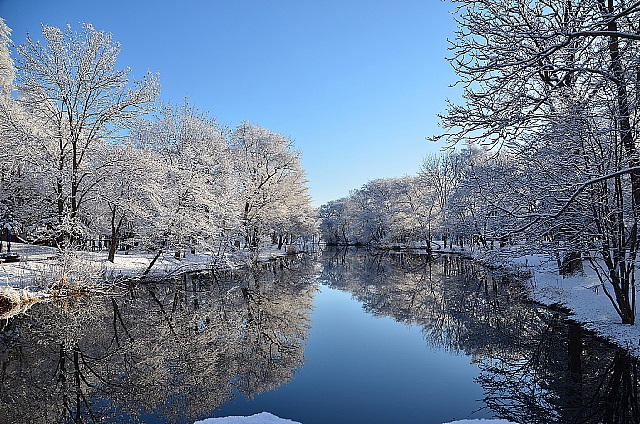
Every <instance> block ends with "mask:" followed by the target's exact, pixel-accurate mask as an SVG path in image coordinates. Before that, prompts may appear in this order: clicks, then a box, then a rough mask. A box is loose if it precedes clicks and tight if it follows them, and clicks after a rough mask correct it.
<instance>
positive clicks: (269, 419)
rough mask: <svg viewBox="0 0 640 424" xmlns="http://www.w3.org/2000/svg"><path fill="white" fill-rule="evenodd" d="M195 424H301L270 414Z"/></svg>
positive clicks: (214, 419)
mask: <svg viewBox="0 0 640 424" xmlns="http://www.w3.org/2000/svg"><path fill="white" fill-rule="evenodd" d="M194 424H301V423H299V422H297V421H291V420H285V419H283V418H279V417H276V416H275V415H273V414H270V413H268V412H261V413H259V414H255V415H251V416H249V417H221V418H207V419H205V420H202V421H196V422H195V423H194Z"/></svg>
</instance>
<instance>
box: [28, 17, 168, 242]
mask: <svg viewBox="0 0 640 424" xmlns="http://www.w3.org/2000/svg"><path fill="white" fill-rule="evenodd" d="M119 52H120V45H119V43H117V42H115V41H114V40H113V39H112V36H111V34H109V33H107V32H104V31H98V30H96V29H95V28H94V27H93V26H92V25H91V24H84V25H82V29H81V31H80V32H76V31H74V30H72V28H71V26H67V27H66V28H63V29H60V28H56V27H52V26H48V25H43V26H42V41H40V40H34V39H33V38H32V37H31V36H29V35H28V36H27V41H26V43H25V44H23V45H20V46H18V54H19V56H18V59H17V71H18V72H17V77H16V86H17V88H18V90H19V93H20V103H21V104H22V105H23V107H24V109H25V110H26V111H27V112H28V113H29V115H30V116H31V119H32V121H33V123H34V124H35V125H37V126H38V128H39V134H38V136H39V137H37V138H38V140H37V144H36V146H37V147H38V150H41V151H42V155H41V156H40V157H38V159H39V160H41V162H40V163H39V164H38V165H39V166H40V167H41V168H42V169H43V171H44V173H45V174H46V175H45V178H46V179H45V180H43V185H45V186H46V187H47V188H48V189H49V190H51V193H50V194H49V195H48V197H47V198H48V199H49V201H50V203H51V206H52V209H53V210H54V212H55V214H56V216H57V220H58V223H57V224H58V226H59V227H60V230H61V232H60V235H63V236H64V237H65V238H67V239H73V238H76V237H77V236H79V235H80V234H79V232H80V231H81V227H82V226H81V224H80V222H79V221H80V217H79V215H80V214H81V213H82V212H83V211H82V206H83V203H84V202H85V201H86V200H87V199H88V197H89V196H90V193H91V192H92V190H93V188H94V187H95V186H96V185H97V184H99V180H100V176H98V175H96V174H95V172H94V171H95V170H94V169H92V167H91V158H92V156H93V155H95V154H97V151H96V150H97V144H99V142H100V141H101V140H103V139H108V138H113V137H117V136H122V135H123V131H124V130H125V129H126V127H127V126H128V125H129V124H130V122H131V121H132V119H133V118H135V117H136V116H139V115H141V114H143V113H146V112H147V110H148V106H149V105H150V104H151V103H152V102H153V101H154V99H155V98H156V97H157V96H158V94H159V84H158V78H157V76H155V75H152V74H148V75H146V76H145V77H144V78H143V79H142V80H140V81H135V82H134V83H133V85H132V84H130V82H129V73H130V70H129V69H128V68H124V69H117V68H116V60H117V58H118V54H119ZM36 146H33V147H36Z"/></svg>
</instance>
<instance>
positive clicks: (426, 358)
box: [216, 287, 490, 424]
mask: <svg viewBox="0 0 640 424" xmlns="http://www.w3.org/2000/svg"><path fill="white" fill-rule="evenodd" d="M314 305H315V309H314V311H313V314H312V323H311V325H312V329H311V331H310V338H309V340H308V343H307V348H306V351H305V358H306V361H305V365H304V368H303V369H302V370H299V371H298V372H297V373H296V375H295V378H294V379H293V380H292V381H291V382H290V383H288V384H286V385H284V386H282V387H280V388H278V389H276V390H273V391H271V392H267V393H263V394H260V395H257V396H256V397H255V399H254V400H253V401H249V400H248V399H246V398H244V397H239V398H236V399H235V400H234V401H232V402H230V403H229V404H227V405H225V406H224V407H223V408H222V411H216V412H217V413H216V415H217V416H225V415H250V414H254V413H257V412H261V411H269V412H271V413H273V414H275V415H278V416H280V417H283V418H289V419H292V420H295V421H300V422H302V423H303V424H312V423H342V422H343V423H356V422H358V423H390V422H403V423H442V422H447V421H451V420H452V419H454V418H455V419H463V418H468V417H469V416H471V417H473V418H484V417H488V416H490V415H487V413H485V412H478V413H475V414H473V412H474V411H476V410H477V409H479V408H481V407H482V406H484V404H483V403H481V402H478V401H477V400H478V399H482V398H483V391H482V388H481V387H480V386H479V385H478V384H476V383H474V381H473V380H474V378H475V377H477V376H478V373H479V371H478V368H477V366H475V365H473V364H471V363H470V358H469V357H468V356H464V355H454V354H452V353H448V352H445V351H443V350H437V349H434V348H431V347H429V346H428V345H427V343H426V342H425V340H424V338H423V335H422V334H421V329H420V328H419V327H417V326H410V327H409V326H406V325H405V324H402V323H398V322H395V321H394V320H393V319H391V318H386V317H385V318H375V317H372V316H371V315H369V314H367V313H365V312H364V311H363V310H362V305H361V304H360V303H358V302H357V301H354V300H352V298H351V295H350V294H348V293H344V292H341V291H338V290H333V289H330V288H328V287H323V288H322V291H321V292H318V293H317V295H316V298H315V301H314Z"/></svg>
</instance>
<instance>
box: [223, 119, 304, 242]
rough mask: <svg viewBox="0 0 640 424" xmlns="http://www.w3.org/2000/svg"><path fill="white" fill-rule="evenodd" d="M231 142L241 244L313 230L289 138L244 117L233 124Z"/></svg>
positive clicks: (296, 154) (299, 168)
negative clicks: (239, 123) (237, 190)
mask: <svg viewBox="0 0 640 424" xmlns="http://www.w3.org/2000/svg"><path fill="white" fill-rule="evenodd" d="M230 143H231V151H232V154H233V159H234V164H235V170H236V178H237V181H238V184H239V187H240V191H239V196H240V197H239V199H240V219H241V222H242V226H243V236H244V241H245V243H246V245H247V246H249V247H251V248H257V247H258V246H259V243H260V241H261V240H263V239H265V238H266V237H271V236H273V235H274V234H275V235H276V237H281V236H284V235H286V234H290V233H292V232H294V231H295V232H298V234H296V235H297V236H302V235H305V234H304V233H301V232H307V235H309V233H308V232H309V231H313V232H315V230H313V228H314V227H315V211H314V210H313V208H311V206H310V198H309V195H308V192H307V187H306V176H305V173H304V170H303V169H302V166H301V164H300V152H299V151H297V150H295V149H294V148H293V142H292V141H291V140H290V139H289V138H287V137H285V136H283V135H281V134H277V133H275V132H273V131H270V130H268V129H265V128H262V127H259V126H256V125H253V124H251V123H248V122H244V123H242V124H241V125H239V126H238V127H237V128H236V129H235V130H234V132H233V134H232V135H231V138H230ZM313 232H311V234H313Z"/></svg>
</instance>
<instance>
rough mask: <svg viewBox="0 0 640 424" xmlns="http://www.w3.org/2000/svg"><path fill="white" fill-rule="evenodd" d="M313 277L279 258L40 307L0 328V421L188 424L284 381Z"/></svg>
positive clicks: (298, 347) (294, 364)
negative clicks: (261, 265)
mask: <svg viewBox="0 0 640 424" xmlns="http://www.w3.org/2000/svg"><path fill="white" fill-rule="evenodd" d="M281 268H282V269H281ZM312 275H313V264H312V263H311V262H310V261H309V260H306V261H305V260H299V261H295V262H292V261H287V262H283V263H281V264H279V265H277V266H272V267H271V268H270V269H262V270H260V271H252V272H249V271H246V272H242V273H237V274H235V275H226V276H220V275H214V274H201V275H188V276H185V277H183V278H182V279H181V280H179V281H175V282H172V283H170V284H168V283H166V282H164V283H157V284H151V283H148V284H138V285H132V286H131V287H130V288H129V291H128V293H127V294H126V295H123V296H118V297H111V298H106V299H73V300H72V301H71V300H70V301H69V302H67V303H61V304H60V303H58V304H43V305H36V306H35V307H34V308H33V309H32V310H31V311H30V313H29V314H28V315H23V316H19V317H16V318H13V319H11V320H9V321H4V323H3V324H4V328H3V330H2V331H1V332H0V361H1V363H2V374H1V378H2V380H1V382H0V383H1V386H0V387H1V391H0V399H1V402H0V417H1V418H2V419H1V420H0V421H3V422H15V423H53V422H137V421H142V422H147V421H149V420H151V418H150V416H151V415H153V416H161V417H163V419H162V421H161V422H193V421H195V420H196V419H200V418H203V417H204V416H206V415H208V414H209V413H210V412H211V411H212V410H214V409H215V408H216V407H218V406H220V405H221V404H223V403H224V402H225V401H228V400H229V399H230V398H232V397H233V396H234V393H237V392H239V393H242V394H244V395H246V396H253V395H254V394H256V393H260V392H263V391H266V390H270V389H271V388H273V387H275V386H278V385H281V384H283V383H284V382H286V381H287V380H289V379H291V378H292V376H293V374H294V372H295V370H296V369H298V368H300V367H301V366H302V363H303V358H304V340H305V338H306V337H307V330H308V326H309V312H310V310H311V307H312V300H313V293H314V291H315V290H316V289H315V287H314V285H312V284H310V277H311V276H312Z"/></svg>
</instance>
